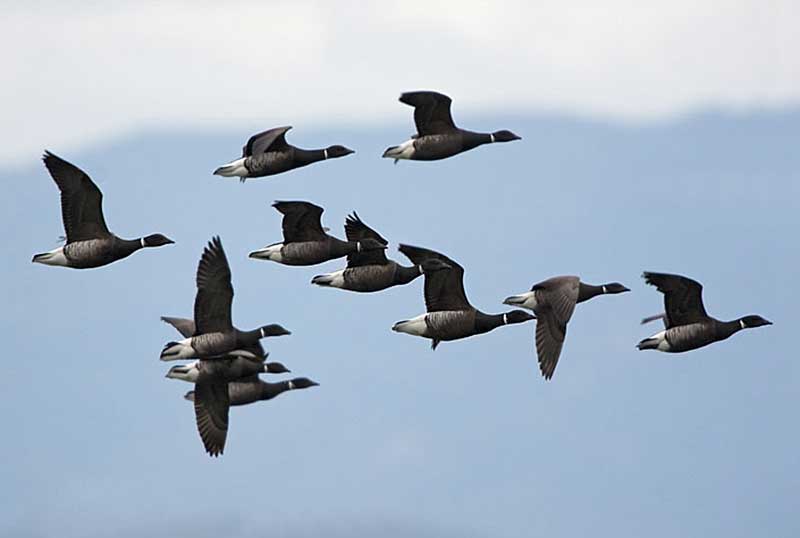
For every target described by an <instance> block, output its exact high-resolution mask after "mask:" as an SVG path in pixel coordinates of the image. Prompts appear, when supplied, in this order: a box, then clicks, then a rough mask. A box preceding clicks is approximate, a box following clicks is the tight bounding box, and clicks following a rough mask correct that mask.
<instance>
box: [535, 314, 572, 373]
mask: <svg viewBox="0 0 800 538" xmlns="http://www.w3.org/2000/svg"><path fill="white" fill-rule="evenodd" d="M566 335H567V324H566V323H561V322H559V321H558V319H556V315H555V311H554V310H553V309H552V308H546V309H544V310H543V311H542V312H541V313H540V312H539V311H538V310H537V312H536V355H537V356H538V357H539V369H540V370H541V371H542V375H543V376H544V378H545V379H550V378H551V377H553V373H554V372H555V371H556V365H557V364H558V358H559V357H560V356H561V348H562V347H563V345H564V338H566Z"/></svg>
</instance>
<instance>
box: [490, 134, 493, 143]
mask: <svg viewBox="0 0 800 538" xmlns="http://www.w3.org/2000/svg"><path fill="white" fill-rule="evenodd" d="M489 138H491V140H492V143H494V133H489Z"/></svg>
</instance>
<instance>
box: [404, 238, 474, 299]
mask: <svg viewBox="0 0 800 538" xmlns="http://www.w3.org/2000/svg"><path fill="white" fill-rule="evenodd" d="M398 250H400V252H402V253H403V254H405V256H406V257H407V258H408V259H409V260H411V263H413V264H414V265H420V264H422V262H424V261H425V260H428V259H431V258H436V259H439V260H441V261H443V262H445V263H446V264H448V265H450V267H451V268H450V269H444V270H441V271H434V272H432V273H425V306H426V308H427V309H428V312H438V311H441V310H468V309H471V308H472V305H471V304H469V300H468V299H467V294H466V292H465V291H464V268H463V267H461V266H460V265H459V264H457V263H456V262H454V261H453V260H451V259H450V258H448V257H447V256H445V255H444V254H440V253H438V252H436V251H433V250H428V249H426V248H421V247H414V246H411V245H403V244H401V245H400V247H399V249H398Z"/></svg>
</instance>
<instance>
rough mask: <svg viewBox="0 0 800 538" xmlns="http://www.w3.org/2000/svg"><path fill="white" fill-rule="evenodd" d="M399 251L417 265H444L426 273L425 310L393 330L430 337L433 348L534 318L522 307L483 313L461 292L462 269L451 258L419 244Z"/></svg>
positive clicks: (402, 247)
mask: <svg viewBox="0 0 800 538" xmlns="http://www.w3.org/2000/svg"><path fill="white" fill-rule="evenodd" d="M399 250H400V252H402V253H403V254H405V255H406V256H407V257H408V258H409V259H410V260H411V262H412V263H414V264H416V265H420V264H422V263H423V262H425V261H426V260H428V259H436V260H439V261H440V262H442V263H443V264H444V265H446V266H447V268H446V269H445V268H442V269H440V270H437V271H431V272H426V273H425V305H426V309H427V312H426V313H424V314H421V315H419V316H417V317H415V318H412V319H408V320H403V321H398V322H397V323H395V324H394V326H393V327H392V330H393V331H395V332H401V333H406V334H410V335H413V336H421V337H423V338H429V339H431V340H432V341H433V342H432V344H431V347H432V348H433V349H436V347H437V346H438V345H439V343H440V342H442V341H451V340H460V339H462V338H467V337H469V336H474V335H477V334H482V333H486V332H489V331H491V330H494V329H496V328H497V327H501V326H503V325H510V324H515V323H523V322H525V321H528V320H531V319H534V317H533V316H531V315H530V314H528V313H526V312H523V311H522V310H512V311H510V312H506V313H503V314H485V313H483V312H481V311H480V310H478V309H476V308H475V307H473V306H472V305H471V304H470V303H469V301H468V300H467V296H466V293H465V291H464V268H463V267H461V266H460V265H459V264H458V263H456V262H455V261H453V260H451V259H450V258H448V257H446V256H444V255H443V254H440V253H438V252H435V251H433V250H428V249H424V248H420V247H414V246H411V245H402V244H401V245H400V248H399Z"/></svg>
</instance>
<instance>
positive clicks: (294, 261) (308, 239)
mask: <svg viewBox="0 0 800 538" xmlns="http://www.w3.org/2000/svg"><path fill="white" fill-rule="evenodd" d="M272 207H274V208H275V209H277V210H278V211H279V212H280V213H282V214H283V223H282V227H283V243H273V244H271V245H267V246H266V247H264V248H261V249H258V250H254V251H253V252H251V253H250V257H251V258H255V259H257V260H270V261H273V262H278V263H282V264H284V265H316V264H318V263H322V262H326V261H328V260H333V259H336V258H341V257H343V256H347V255H348V254H353V253H362V252H363V253H368V252H373V251H381V250H384V249H385V248H386V245H385V244H384V243H381V242H380V241H377V240H375V239H373V238H371V237H367V238H365V239H360V240H357V241H342V240H340V239H337V238H335V237H333V236H330V235H328V234H327V233H325V231H326V229H325V228H323V227H322V223H321V221H320V219H321V218H322V212H323V211H324V210H323V209H322V208H321V207H319V206H317V205H314V204H312V203H310V202H281V201H278V202H275V203H274V204H272Z"/></svg>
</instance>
